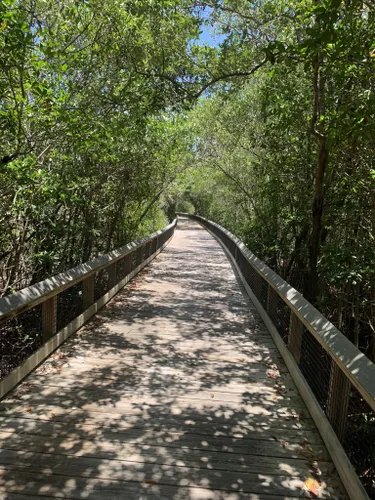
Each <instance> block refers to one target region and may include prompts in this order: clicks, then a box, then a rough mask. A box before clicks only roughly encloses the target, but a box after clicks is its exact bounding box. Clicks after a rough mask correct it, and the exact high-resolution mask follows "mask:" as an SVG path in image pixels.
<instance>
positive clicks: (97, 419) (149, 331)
mask: <svg viewBox="0 0 375 500" xmlns="http://www.w3.org/2000/svg"><path fill="white" fill-rule="evenodd" d="M182 227H183V228H184V230H183V231H182V230H180V231H178V232H177V234H176V236H175V238H174V240H173V241H172V243H171V244H170V245H169V247H167V249H166V251H165V252H164V253H163V254H161V255H160V256H159V257H158V259H157V260H156V261H155V262H154V264H153V265H152V268H151V269H150V270H148V271H146V272H144V273H143V274H142V276H140V277H139V278H138V279H137V280H136V281H135V282H133V283H132V284H131V285H130V286H129V287H128V288H127V289H126V290H125V291H123V292H122V293H120V294H118V295H117V296H116V297H115V299H114V300H113V301H112V302H111V303H110V304H109V305H108V306H107V308H106V309H104V310H103V311H102V312H101V313H100V314H99V315H98V316H97V317H96V318H94V320H93V321H91V322H90V323H89V324H88V325H87V326H86V327H85V328H84V329H83V330H81V331H80V332H79V333H78V334H77V335H75V336H74V337H73V338H71V339H70V340H69V341H68V342H67V343H66V344H65V345H64V346H63V347H62V348H61V349H59V351H57V353H56V354H55V355H54V356H53V357H52V358H51V359H50V360H49V361H48V362H47V363H44V364H43V365H42V366H41V367H40V368H39V369H38V370H37V372H36V373H35V374H33V375H32V376H31V377H29V379H28V380H27V381H26V382H25V383H24V384H22V385H21V386H20V387H19V389H18V390H17V391H16V392H15V393H13V394H12V395H11V396H10V397H9V398H8V400H7V401H5V402H4V403H3V404H2V406H1V408H0V409H1V410H2V411H1V412H0V415H1V416H0V436H1V441H2V445H1V449H0V493H1V495H0V498H6V499H11V498H15V499H16V498H19V499H21V498H24V495H27V496H28V497H29V498H30V497H33V496H34V497H35V498H45V497H56V496H60V497H65V498H92V499H96V498H97V499H109V498H138V499H140V498H155V499H160V498H166V499H167V498H168V499H172V498H173V499H201V498H202V499H240V498H247V499H249V498H265V499H267V498H269V499H270V500H271V499H274V500H277V499H278V498H281V497H283V498H285V497H300V496H306V497H308V496H310V493H309V492H308V491H306V489H304V484H305V480H306V479H307V478H309V477H312V478H316V479H317V480H318V481H319V484H320V485H321V488H320V491H319V493H320V496H322V497H323V498H328V497H330V496H332V495H335V496H336V497H341V496H342V489H341V485H340V483H339V481H338V479H337V474H336V472H335V471H334V468H333V465H332V463H331V461H330V459H329V456H328V454H327V452H326V450H325V448H324V446H323V444H322V441H321V439H320V436H319V434H318V433H317V431H316V429H315V427H314V425H313V423H312V420H311V418H310V417H309V415H308V413H307V411H306V409H305V407H304V404H303V402H302V400H301V398H300V397H299V395H298V394H297V391H296V389H295V387H294V385H293V383H292V381H291V379H290V375H289V374H288V373H287V371H286V369H285V366H284V365H283V363H282V362H281V360H280V357H279V355H278V353H277V351H276V349H275V347H274V345H273V343H272V341H271V339H270V337H269V335H268V333H267V332H266V330H265V328H264V326H263V325H262V323H261V322H260V320H259V318H258V316H257V315H256V313H255V312H254V310H253V308H252V305H251V304H249V303H248V301H247V300H246V299H245V298H244V296H243V295H242V294H241V290H240V287H239V285H238V283H237V282H236V278H235V276H234V274H233V272H232V270H231V267H230V265H229V263H228V261H227V260H226V258H225V256H224V255H223V253H222V250H221V249H220V247H219V246H218V244H217V243H216V242H215V241H214V240H212V238H211V237H210V236H209V235H208V233H207V232H205V231H204V230H202V229H201V228H200V227H199V226H197V225H196V224H192V223H189V225H187V224H184V225H183V226H182ZM325 485H327V486H325Z"/></svg>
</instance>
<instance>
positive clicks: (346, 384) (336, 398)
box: [327, 361, 351, 442]
mask: <svg viewBox="0 0 375 500" xmlns="http://www.w3.org/2000/svg"><path fill="white" fill-rule="evenodd" d="M350 386H351V384H350V381H349V379H348V378H347V377H346V375H345V374H344V372H343V371H342V370H341V368H340V367H339V366H338V365H337V364H336V363H335V362H334V361H332V368H331V376H330V380H329V393H328V401H327V417H328V420H329V421H330V423H331V425H332V427H333V430H334V431H335V432H336V434H337V437H338V438H339V439H340V441H341V442H342V441H343V439H344V438H345V433H346V425H347V420H348V407H349V398H350Z"/></svg>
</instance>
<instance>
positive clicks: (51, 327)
mask: <svg viewBox="0 0 375 500" xmlns="http://www.w3.org/2000/svg"><path fill="white" fill-rule="evenodd" d="M42 325H43V342H47V340H49V339H50V338H51V337H52V336H53V335H55V333H56V330H57V295H54V296H53V297H51V298H50V299H48V300H46V301H45V302H43V306H42Z"/></svg>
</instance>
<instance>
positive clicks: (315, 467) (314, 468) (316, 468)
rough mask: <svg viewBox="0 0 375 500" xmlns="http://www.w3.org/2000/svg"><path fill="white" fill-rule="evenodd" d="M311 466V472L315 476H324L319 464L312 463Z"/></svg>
mask: <svg viewBox="0 0 375 500" xmlns="http://www.w3.org/2000/svg"><path fill="white" fill-rule="evenodd" d="M310 466H311V470H312V472H313V473H314V474H317V475H318V476H321V475H322V471H321V470H320V469H319V466H318V463H317V462H311V464H310Z"/></svg>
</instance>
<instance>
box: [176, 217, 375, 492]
mask: <svg viewBox="0 0 375 500" xmlns="http://www.w3.org/2000/svg"><path fill="white" fill-rule="evenodd" d="M180 215H184V216H187V214H180ZM188 217H190V218H192V219H194V220H196V221H198V222H200V223H201V224H202V225H203V226H204V227H205V228H206V229H208V230H209V231H210V232H211V233H212V234H213V235H214V236H215V237H216V238H217V239H218V240H219V242H221V243H223V245H224V246H225V248H226V250H227V253H228V255H229V257H230V258H231V260H232V262H233V264H234V265H235V267H236V268H237V271H238V273H239V276H240V278H241V280H242V282H243V284H244V286H245V288H246V290H247V292H248V294H249V296H250V298H251V299H252V301H253V303H254V305H255V306H256V308H257V309H258V311H259V313H260V315H261V316H262V318H263V320H264V322H265V323H266V325H267V327H268V329H269V331H270V333H271V335H272V337H273V339H274V342H275V344H276V346H277V348H278V349H279V351H280V353H281V355H282V356H283V358H284V361H285V363H286V365H287V367H288V369H289V371H290V373H291V375H292V377H293V379H294V381H295V383H296V385H297V388H298V390H299V392H300V393H301V395H302V397H303V398H304V400H305V403H306V405H307V407H308V409H309V411H310V413H311V416H312V417H313V419H314V421H315V423H316V425H317V427H318V429H319V431H320V433H321V435H322V437H323V439H324V441H325V444H326V446H327V448H328V451H329V452H330V454H331V456H332V459H333V461H334V463H335V465H336V467H337V470H338V472H339V474H340V476H341V478H342V480H343V482H344V485H345V487H346V489H347V491H348V494H349V495H350V497H351V498H352V499H355V500H359V499H365V498H368V495H367V493H369V494H370V495H371V497H372V498H375V491H374V488H375V365H374V363H372V362H371V361H370V360H369V359H368V358H367V357H366V356H365V355H364V354H363V353H362V352H360V351H359V350H358V349H357V348H356V347H355V346H354V345H353V344H352V343H351V342H350V341H349V340H348V339H347V338H346V337H345V336H344V335H343V334H342V333H341V332H340V331H339V330H338V329H337V328H336V327H335V326H334V325H333V324H332V323H331V322H330V321H328V319H327V318H325V317H324V316H323V315H322V314H321V313H320V312H319V311H318V310H317V309H316V308H315V307H313V306H312V305H311V304H310V303H309V302H308V301H307V300H306V299H305V298H304V297H303V296H302V295H301V294H300V293H299V292H297V290H295V289H294V288H293V287H291V286H290V285H289V284H288V283H287V282H286V281H284V280H283V279H282V278H281V277H280V276H278V275H277V274H276V273H275V272H273V271H272V269H270V268H269V267H268V266H267V265H266V264H265V263H264V262H262V261H261V260H260V259H258V258H257V257H256V256H255V255H254V254H253V253H252V252H251V251H250V250H249V249H248V248H247V247H246V246H245V245H244V244H243V243H242V242H241V241H240V240H239V239H238V238H237V237H236V236H234V235H233V234H232V233H230V232H229V231H228V230H227V229H225V228H223V227H222V226H220V225H219V224H216V223H214V222H212V221H209V220H207V219H205V218H203V217H199V216H192V215H189V216H188ZM366 492H367V493H366Z"/></svg>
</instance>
